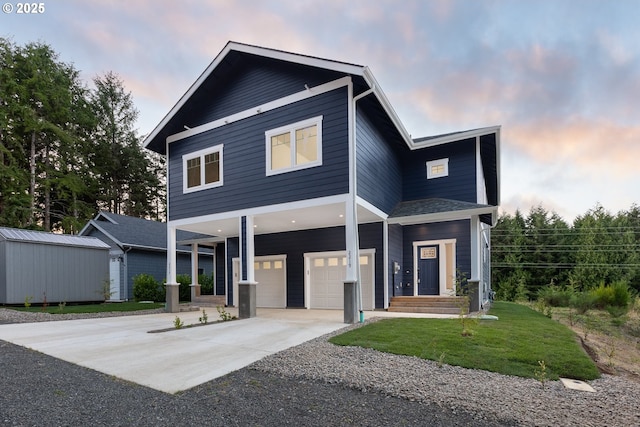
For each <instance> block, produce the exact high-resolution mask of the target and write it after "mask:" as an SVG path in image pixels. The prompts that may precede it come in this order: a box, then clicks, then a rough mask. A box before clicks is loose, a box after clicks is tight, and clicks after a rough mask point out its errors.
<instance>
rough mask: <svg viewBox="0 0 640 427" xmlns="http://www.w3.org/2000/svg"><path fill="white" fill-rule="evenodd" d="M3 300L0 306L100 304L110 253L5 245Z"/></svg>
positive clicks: (7, 243)
mask: <svg viewBox="0 0 640 427" xmlns="http://www.w3.org/2000/svg"><path fill="white" fill-rule="evenodd" d="M5 245H6V246H5V253H4V258H3V263H4V266H3V267H4V268H5V272H6V286H5V294H6V295H5V300H4V301H0V303H5V304H22V303H24V300H25V297H27V296H30V297H32V299H31V302H33V303H42V302H44V301H45V295H46V301H47V302H50V303H57V302H62V301H64V302H84V301H101V300H102V299H103V298H102V284H103V282H104V281H105V280H108V278H109V250H108V249H107V248H104V249H95V248H85V247H70V246H63V245H48V244H36V243H29V242H5Z"/></svg>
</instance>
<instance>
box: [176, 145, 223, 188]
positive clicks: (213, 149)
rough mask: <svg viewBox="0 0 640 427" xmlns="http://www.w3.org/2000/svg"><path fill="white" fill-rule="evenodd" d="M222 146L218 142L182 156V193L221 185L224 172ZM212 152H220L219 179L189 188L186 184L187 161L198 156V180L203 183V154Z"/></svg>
mask: <svg viewBox="0 0 640 427" xmlns="http://www.w3.org/2000/svg"><path fill="white" fill-rule="evenodd" d="M223 148H224V144H218V145H216V146H214V147H209V148H205V149H202V150H198V151H194V152H193V153H189V154H184V155H183V156H182V192H183V193H185V194H186V193H193V192H196V191H201V190H206V189H208V188H215V187H221V186H222V185H223V181H224V173H223V170H224V169H223V167H222V164H223V161H222V159H223V157H224V156H223V155H222V153H223ZM213 153H220V155H219V159H220V160H219V162H220V180H219V181H216V182H211V183H209V184H200V185H197V186H195V187H191V188H189V187H188V186H187V184H188V176H187V161H189V160H191V159H195V158H197V157H200V165H201V168H200V182H201V183H204V174H205V170H204V169H205V168H204V156H206V155H207V154H213Z"/></svg>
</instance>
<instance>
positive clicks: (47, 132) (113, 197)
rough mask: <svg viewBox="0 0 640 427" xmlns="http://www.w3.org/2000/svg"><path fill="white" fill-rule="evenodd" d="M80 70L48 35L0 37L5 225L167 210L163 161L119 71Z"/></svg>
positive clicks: (158, 214) (73, 222) (49, 225)
mask: <svg viewBox="0 0 640 427" xmlns="http://www.w3.org/2000/svg"><path fill="white" fill-rule="evenodd" d="M92 84H93V87H92V88H89V87H88V85H87V84H86V83H85V82H83V81H82V80H81V79H80V73H79V71H78V70H77V69H76V68H75V67H74V66H73V64H69V63H65V62H63V61H62V60H61V59H60V56H59V55H58V54H57V53H56V52H55V51H54V50H53V49H52V48H51V46H49V45H47V44H44V43H27V44H26V45H24V46H18V45H16V44H15V43H13V42H12V41H11V40H10V39H7V38H0V225H1V226H7V227H17V228H32V229H43V230H45V231H52V230H55V231H62V232H65V233H77V232H78V231H80V229H81V228H82V226H83V225H84V224H85V223H86V222H87V221H88V220H89V219H91V218H92V217H93V216H95V214H96V213H97V211H98V210H106V211H109V212H113V213H118V214H124V215H132V216H137V217H145V218H150V219H161V218H162V217H163V215H164V211H165V205H164V200H165V195H164V192H165V188H164V164H163V162H164V160H163V158H162V157H160V156H156V155H154V154H152V153H151V152H149V151H148V150H144V149H143V148H142V146H141V144H140V142H141V138H140V137H139V136H138V135H137V130H136V128H135V124H136V120H137V118H138V111H137V110H136V108H135V106H134V104H133V99H132V96H131V93H130V92H127V91H126V90H125V88H124V86H123V81H122V80H121V79H120V78H119V76H118V75H117V74H115V73H113V72H107V73H106V74H104V75H103V76H96V77H95V78H93V81H92Z"/></svg>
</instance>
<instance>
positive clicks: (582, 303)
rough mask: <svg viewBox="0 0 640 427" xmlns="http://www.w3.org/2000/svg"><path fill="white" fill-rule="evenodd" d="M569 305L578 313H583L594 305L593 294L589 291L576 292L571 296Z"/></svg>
mask: <svg viewBox="0 0 640 427" xmlns="http://www.w3.org/2000/svg"><path fill="white" fill-rule="evenodd" d="M570 306H571V307H573V308H575V309H576V312H577V313H578V314H585V313H586V312H587V311H589V310H591V309H592V308H594V307H595V296H594V295H593V294H591V293H590V292H578V293H576V294H575V295H573V296H572V297H571V304H570Z"/></svg>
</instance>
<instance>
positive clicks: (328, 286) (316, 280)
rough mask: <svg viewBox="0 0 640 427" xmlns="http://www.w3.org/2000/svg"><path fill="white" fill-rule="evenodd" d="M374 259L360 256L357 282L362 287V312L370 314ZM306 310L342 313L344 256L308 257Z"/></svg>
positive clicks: (345, 265) (345, 263) (372, 304)
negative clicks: (367, 311) (366, 311)
mask: <svg viewBox="0 0 640 427" xmlns="http://www.w3.org/2000/svg"><path fill="white" fill-rule="evenodd" d="M373 260H374V256H373V254H372V253H370V254H362V253H361V255H360V280H361V286H362V308H363V309H364V310H373V308H374V301H373V290H374V274H373V273H374V268H373V267H374V265H373ZM307 262H308V264H307V265H308V266H309V267H308V269H309V270H308V272H309V307H310V308H318V309H324V308H329V309H338V310H342V309H344V279H345V277H346V274H347V259H346V257H345V254H344V252H335V253H325V254H320V255H312V254H310V255H309V256H308V261H307Z"/></svg>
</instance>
